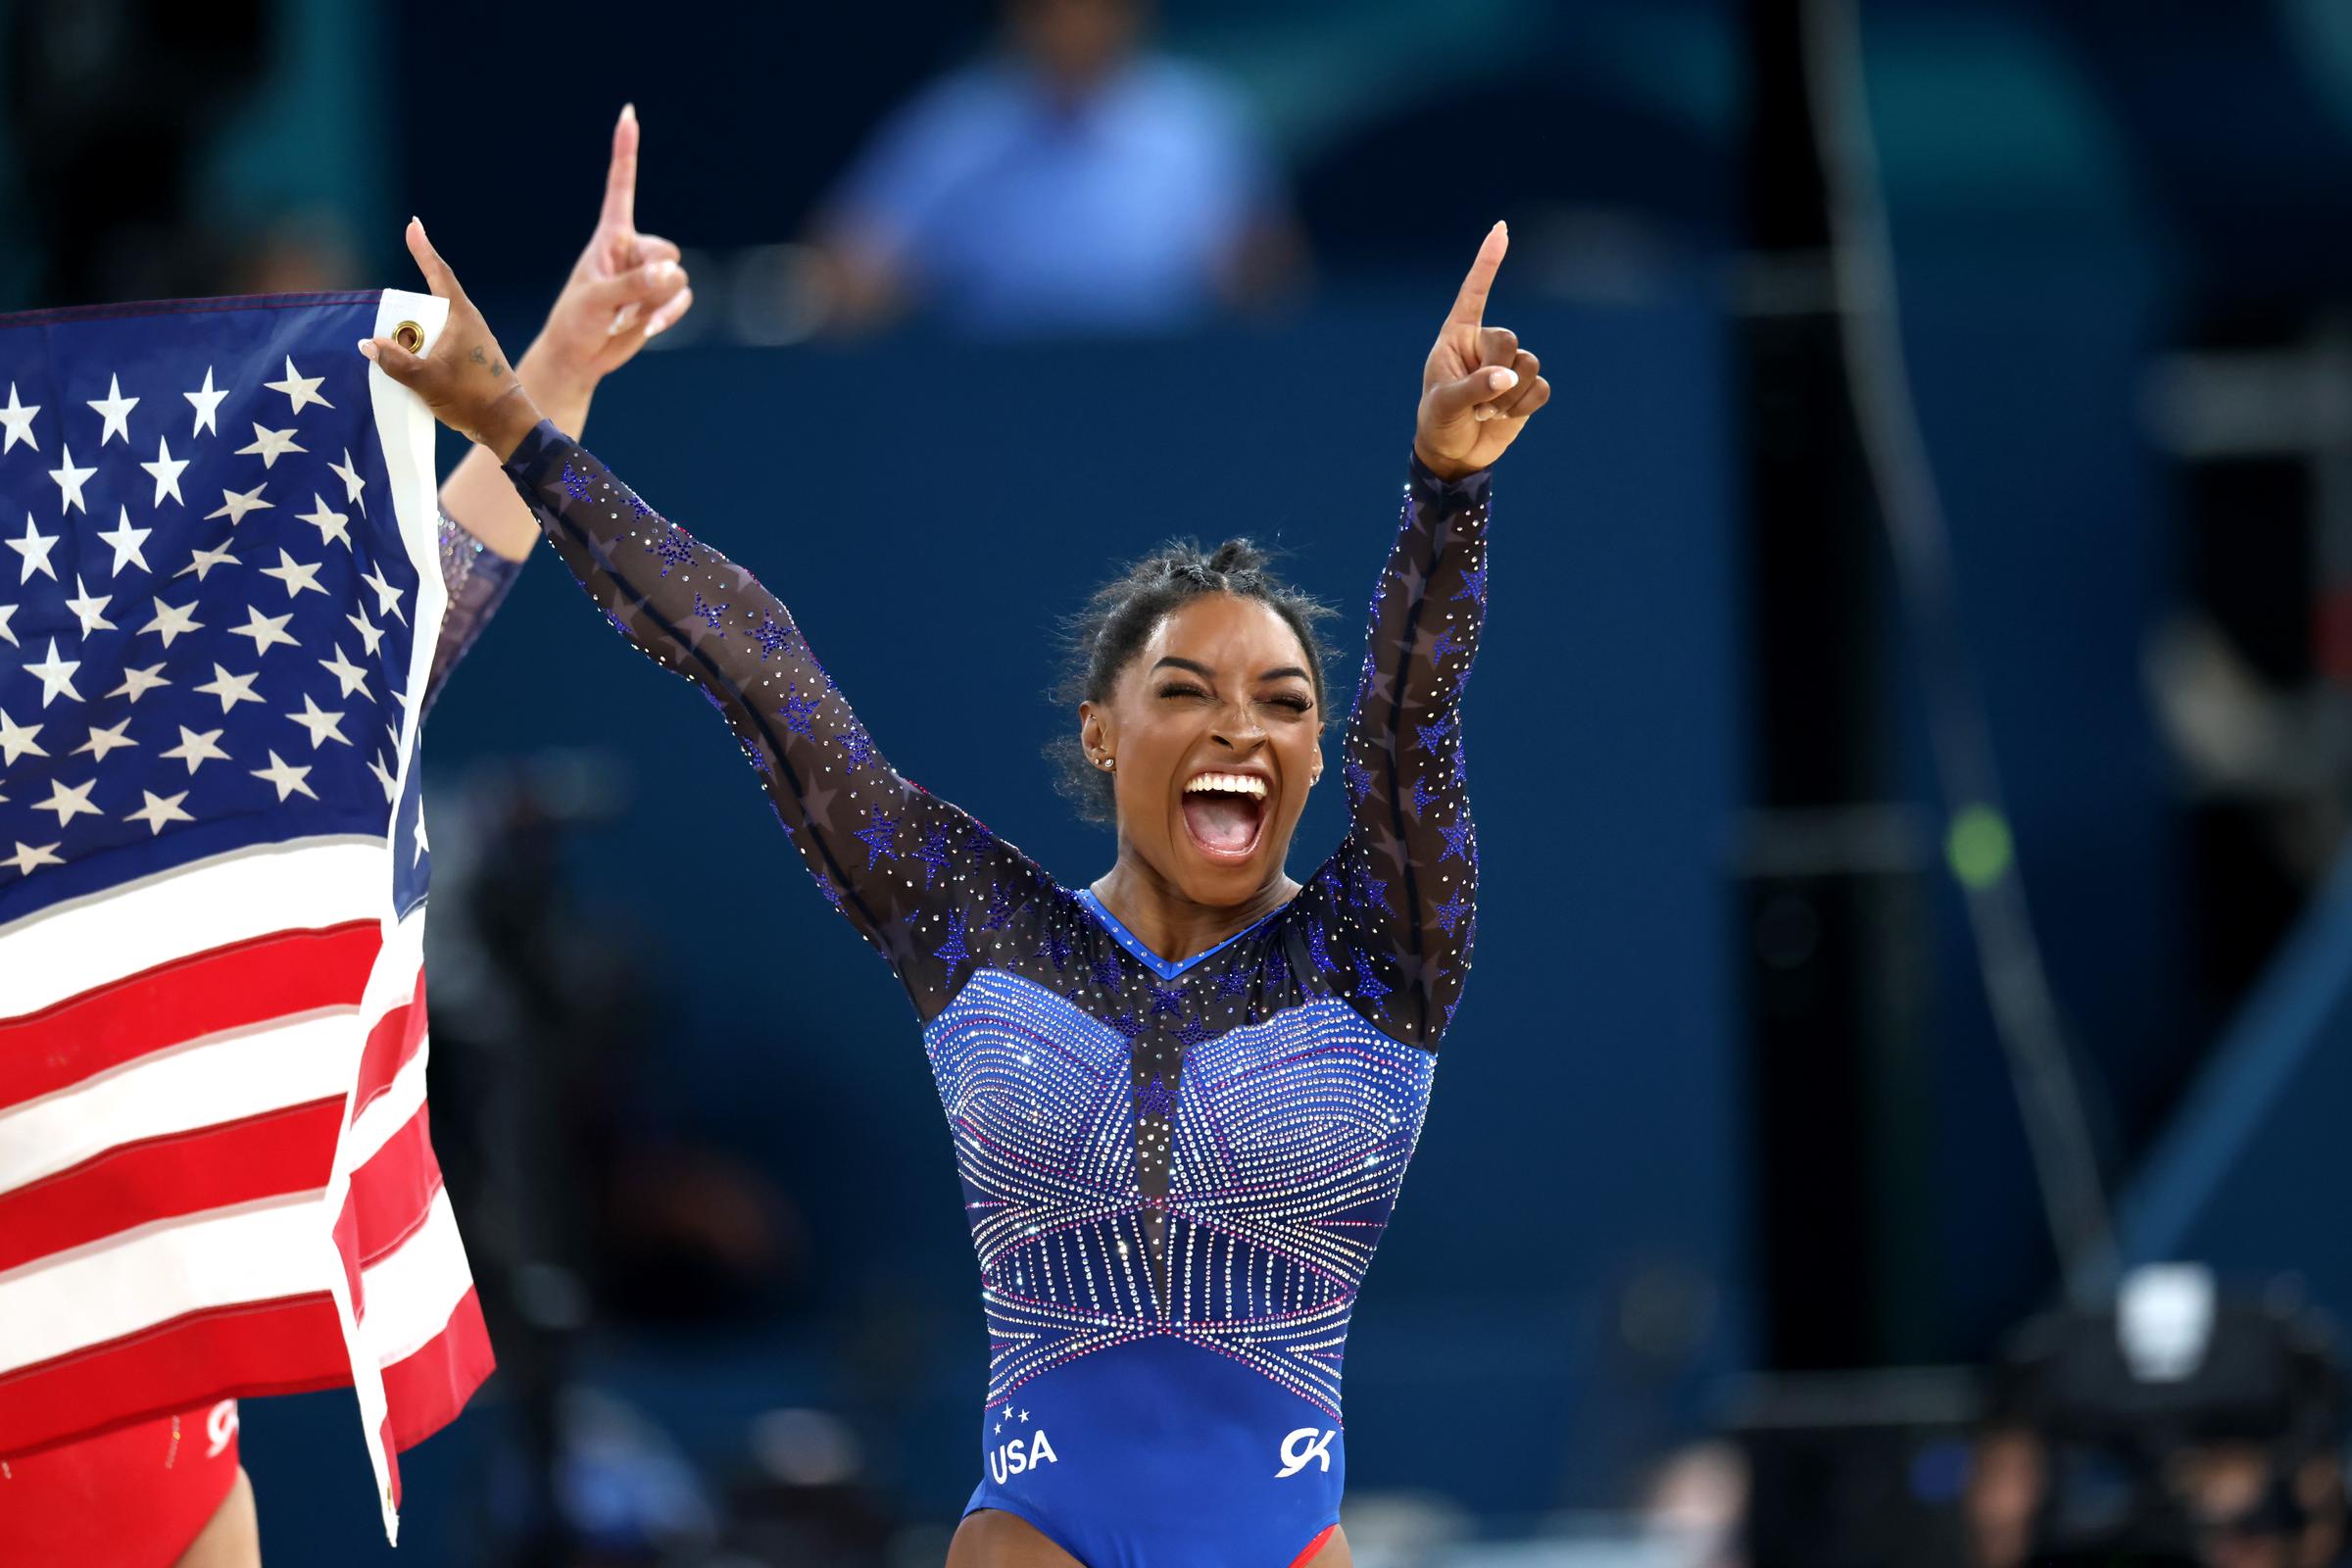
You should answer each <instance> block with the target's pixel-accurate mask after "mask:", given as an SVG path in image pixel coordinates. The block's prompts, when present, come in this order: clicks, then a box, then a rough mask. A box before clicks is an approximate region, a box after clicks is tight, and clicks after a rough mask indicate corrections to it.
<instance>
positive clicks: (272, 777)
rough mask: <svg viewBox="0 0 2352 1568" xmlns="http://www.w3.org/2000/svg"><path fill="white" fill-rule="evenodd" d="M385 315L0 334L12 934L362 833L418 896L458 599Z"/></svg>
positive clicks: (191, 310) (322, 303) (7, 905)
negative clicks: (382, 371)
mask: <svg viewBox="0 0 2352 1568" xmlns="http://www.w3.org/2000/svg"><path fill="white" fill-rule="evenodd" d="M392 298H395V299H397V298H399V296H392ZM385 299H386V296H381V295H377V294H365V295H313V296H302V297H287V298H269V299H254V300H235V301H209V302H201V303H191V304H188V305H184V306H174V305H164V306H144V307H127V308H123V309H122V310H112V311H110V310H92V311H68V312H51V313H42V314H38V315H32V316H19V317H12V318H0V923H5V922H7V921H10V920H14V919H18V918H21V917H23V916H24V915H25V914H28V913H32V912H35V911H37V910H39V909H41V908H44V907H49V906H51V905H53V904H55V903H58V902H59V901H62V900H68V899H73V898H78V897H81V896H84V895H87V894H90V893H92V892H95V891H98V890H100V889H103V888H106V887H109V886H113V885H116V884H121V883H123V882H127V881H131V880H134V879H136V878H140V877H143V876H148V875H152V874H154V873H157V872H161V871H165V870H168V869H171V868H173V867H176V866H180V865H184V864H186V863H188V862H189V861H192V860H197V859H202V858H210V857H214V856H219V855H222V854H227V853H230V852H234V851H240V850H250V849H254V848H257V847H262V846H267V845H271V844H277V843H283V842H286V841H289V840H296V839H319V838H326V837H334V836H344V835H357V836H366V837H368V838H372V839H374V840H376V841H377V842H379V843H380V842H383V841H384V840H385V838H386V835H387V834H389V835H391V836H392V842H391V844H390V845H389V846H388V847H389V848H390V849H391V850H392V851H393V854H392V864H393V868H394V878H395V887H394V889H393V890H391V892H392V899H393V907H394V908H395V909H398V910H405V909H407V908H410V907H414V906H415V904H416V903H417V901H418V900H420V899H421V898H422V896H423V886H424V874H425V871H426V869H427V861H426V856H425V836H424V830H423V823H422V818H421V814H420V812H421V803H420V801H419V799H418V795H417V788H416V785H415V780H414V773H415V771H416V770H415V769H414V768H412V767H409V766H408V765H406V763H407V754H408V750H409V748H411V747H413V745H414V739H415V734H416V728H417V726H416V724H415V722H414V715H413V713H412V711H411V710H412V708H413V706H414V704H415V701H416V699H417V696H418V695H420V690H421V685H422V676H421V668H422V664H421V662H420V661H419V659H418V658H417V655H418V652H419V643H418V631H419V622H420V620H423V619H426V618H428V617H429V618H432V619H434V620H436V621H437V617H438V614H439V611H440V593H439V582H438V580H437V578H436V579H435V580H434V581H433V583H432V584H431V587H430V591H429V593H427V594H426V595H425V596H424V597H425V598H426V599H428V600H429V601H430V602H429V603H423V604H420V602H419V600H420V594H419V588H420V582H421V579H420V575H419V560H420V559H421V560H422V561H423V562H424V564H426V565H427V566H428V567H429V560H430V558H429V555H422V556H420V555H418V554H413V552H412V547H411V545H410V544H409V543H408V542H407V539H415V538H419V537H422V538H429V527H428V528H424V529H421V530H420V529H418V528H417V527H416V526H415V525H414V520H413V521H412V527H411V528H410V529H409V530H408V533H407V537H406V538H405V539H404V531H403V528H402V526H401V519H400V517H399V516H398V515H397V510H398V509H397V507H396V504H395V499H394V487H393V484H392V480H391V475H390V472H389V471H388V467H387V464H388V462H397V463H400V464H404V465H414V464H416V463H417V461H418V460H417V457H416V455H415V453H414V452H413V451H400V452H395V453H394V454H393V455H392V457H391V459H389V460H388V458H387V454H386V450H385V440H384V438H383V436H382V435H381V434H380V433H379V423H378V414H377V409H376V399H377V395H378V394H377V391H376V389H375V388H373V387H371V385H370V381H369V366H368V362H367V361H366V360H364V359H363V358H362V357H361V356H360V355H359V354H358V353H357V352H356V350H355V348H354V344H355V342H356V341H357V340H358V339H359V338H360V337H362V336H365V335H368V334H370V333H372V332H374V331H376V330H377V328H378V324H379V315H380V314H381V313H382V311H383V309H384V308H385V307H384V305H383V302H384V300H385ZM437 303H438V302H432V301H423V300H418V301H417V302H416V304H417V306H419V307H426V306H430V305H434V304H437ZM433 324H434V325H437V324H438V321H437V320H435V321H434V323H433ZM384 391H385V395H387V396H400V394H397V393H393V392H391V390H390V389H389V388H388V387H387V388H386V389H384ZM404 417H405V411H404ZM382 428H387V429H401V430H405V429H406V426H405V425H402V424H401V423H400V421H397V420H389V419H388V420H387V421H386V423H385V425H384V426H382ZM396 444H409V445H413V434H406V435H402V436H400V437H399V439H398V443H396ZM429 459H430V445H429V440H428V441H427V442H426V443H425V446H424V456H423V461H424V462H426V463H429ZM427 479H428V484H429V474H428V476H427ZM410 489H411V491H412V492H413V491H414V490H415V485H414V484H413V483H412V484H411V485H410ZM428 493H429V489H428ZM409 505H410V506H412V507H414V506H416V505H417V503H416V502H415V501H414V500H412V501H410V503H409ZM422 647H423V649H424V650H425V651H427V652H429V649H430V637H429V635H428V636H427V637H426V639H425V641H424V643H423V644H422ZM395 808H397V814H395Z"/></svg>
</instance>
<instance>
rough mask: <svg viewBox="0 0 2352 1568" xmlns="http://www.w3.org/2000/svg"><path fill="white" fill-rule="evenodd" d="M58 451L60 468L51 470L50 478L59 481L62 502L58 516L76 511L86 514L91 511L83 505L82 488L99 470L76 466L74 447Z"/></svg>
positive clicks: (59, 497) (58, 488) (59, 495)
mask: <svg viewBox="0 0 2352 1568" xmlns="http://www.w3.org/2000/svg"><path fill="white" fill-rule="evenodd" d="M58 450H59V453H60V454H61V456H60V457H59V460H58V466H56V467H54V468H51V469H50V470H49V477H50V478H52V479H55V480H56V481H57V491H58V499H59V502H60V505H59V507H58V509H57V515H59V516H61V517H62V516H64V515H66V514H67V513H69V512H74V511H79V512H82V513H85V514H86V513H87V512H88V511H89V510H90V509H89V508H88V507H86V506H84V505H83V504H82V500H81V487H82V485H83V483H85V482H86V481H87V480H88V479H89V477H90V475H91V474H93V473H96V472H97V471H98V470H97V469H96V468H76V467H75V466H73V448H72V447H61V448H59V449H58Z"/></svg>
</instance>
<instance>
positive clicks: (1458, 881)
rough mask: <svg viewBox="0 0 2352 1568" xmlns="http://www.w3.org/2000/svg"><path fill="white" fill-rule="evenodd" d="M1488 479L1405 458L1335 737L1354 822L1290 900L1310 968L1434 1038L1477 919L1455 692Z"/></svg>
mask: <svg viewBox="0 0 2352 1568" xmlns="http://www.w3.org/2000/svg"><path fill="white" fill-rule="evenodd" d="M1490 482H1491V473H1490V472H1489V471H1481V472H1478V473H1474V474H1471V475H1470V476H1469V477H1468V478H1465V479H1460V480H1456V481H1451V482H1448V481H1446V480H1443V479H1440V478H1439V477H1438V476H1437V475H1436V474H1434V473H1432V472H1430V471H1429V469H1427V468H1426V467H1424V466H1422V465H1421V462H1420V460H1419V459H1418V458H1416V459H1414V461H1413V464H1412V469H1411V478H1410V481H1409V483H1408V484H1407V485H1406V488H1405V499H1404V515H1403V519H1402V521H1401V523H1400V525H1399V526H1398V528H1397V548H1396V550H1395V551H1394V552H1392V553H1391V555H1390V557H1389V564H1388V566H1387V568H1386V569H1385V570H1383V571H1382V572H1381V574H1380V581H1379V583H1378V585H1377V586H1376V587H1375V589H1374V591H1373V595H1372V613H1371V626H1370V629H1369V632H1368V633H1367V636H1366V646H1365V650H1364V665H1363V672H1362V674H1361V675H1360V676H1359V677H1358V678H1357V681H1356V688H1355V706H1354V711H1352V713H1351V714H1350V715H1349V717H1348V737H1347V742H1346V745H1345V747H1344V748H1343V754H1342V765H1343V767H1344V768H1345V770H1346V779H1347V790H1348V836H1347V837H1346V838H1345V839H1343V840H1342V841H1341V843H1340V847H1339V849H1338V850H1337V851H1336V852H1334V854H1333V855H1332V857H1331V858H1330V859H1329V860H1326V861H1325V862H1324V864H1323V866H1322V868H1321V869H1320V870H1319V871H1317V872H1316V874H1315V877H1314V880H1313V881H1312V882H1310V883H1308V885H1307V887H1306V888H1305V890H1304V891H1303V892H1301V894H1300V895H1299V900H1298V905H1299V912H1300V915H1301V917H1302V918H1303V920H1304V923H1305V932H1306V945H1307V947H1308V949H1309V950H1310V958H1311V961H1312V963H1313V965H1314V967H1315V968H1316V969H1318V970H1320V971H1322V972H1324V973H1325V974H1326V975H1327V976H1328V977H1329V979H1330V983H1332V984H1333V985H1334V986H1335V988H1339V989H1344V990H1345V991H1346V992H1347V994H1348V1000H1349V1002H1350V1003H1352V1004H1353V1005H1354V1006H1355V1008H1356V1010H1357V1011H1359V1012H1361V1013H1363V1014H1364V1016H1365V1017H1366V1018H1368V1019H1369V1020H1370V1021H1371V1022H1372V1023H1373V1024H1374V1025H1376V1026H1377V1027H1378V1028H1380V1029H1381V1030H1382V1031H1383V1032H1384V1033H1386V1034H1388V1035H1390V1036H1391V1037H1392V1038H1394V1039H1397V1040H1402V1041H1405V1042H1408V1043H1409V1044H1412V1045H1417V1046H1420V1047H1422V1048H1424V1049H1426V1050H1432V1051H1434V1050H1436V1049H1437V1045H1438V1041H1439V1039H1440V1037H1441V1036H1443V1035H1444V1034H1445V1032H1446V1025H1447V1024H1449V1023H1450V1022H1452V1020H1453V1009H1454V1008H1455V1006H1457V1005H1459V1004H1460V1001H1461V993H1462V981H1463V979H1464V977H1465V976H1466V974H1467V972H1468V970H1469V968H1470V949H1471V945H1472V943H1473V941H1474V940H1475V938H1476V936H1477V931H1478V915H1477V912H1476V907H1475V906H1476V898H1477V891H1478V837H1477V833H1476V831H1475V830H1474V829H1473V828H1472V826H1471V821H1470V802H1469V795H1468V790H1467V785H1466V782H1465V778H1464V762H1463V757H1462V723H1461V700H1462V688H1463V686H1464V685H1465V684H1466V683H1467V682H1468V680H1469V678H1470V664H1471V662H1472V661H1473V660H1474V659H1475V658H1476V657H1477V654H1478V636H1479V626H1480V623H1481V621H1482V620H1483V619H1484V618H1485V614H1486V608H1487V502H1488V489H1489V485H1490ZM1334 946H1336V947H1338V948H1340V949H1341V955H1342V957H1341V958H1335V957H1334V956H1333V955H1332V953H1331V949H1332V948H1333V947H1334ZM1342 959H1344V963H1345V968H1344V970H1343V965H1342Z"/></svg>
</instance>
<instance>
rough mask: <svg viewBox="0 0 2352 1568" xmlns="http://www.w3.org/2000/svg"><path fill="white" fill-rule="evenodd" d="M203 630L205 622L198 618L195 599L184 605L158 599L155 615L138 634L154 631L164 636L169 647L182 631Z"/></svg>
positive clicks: (166, 645)
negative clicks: (170, 603)
mask: <svg viewBox="0 0 2352 1568" xmlns="http://www.w3.org/2000/svg"><path fill="white" fill-rule="evenodd" d="M202 630H204V622H202V621H200V620H198V619H197V618H196V601H195V600H193V599H191V600H189V601H188V602H187V603H186V604H184V605H167V604H165V603H164V602H163V601H162V600H161V599H158V600H157V601H156V602H155V617H154V618H153V619H152V620H150V621H148V622H147V624H146V625H144V626H141V627H140V628H139V630H138V635H139V636H142V637H144V636H145V635H146V634H147V633H149V632H154V633H155V634H156V635H157V636H159V637H161V638H163V640H164V646H165V647H166V648H169V647H171V646H172V638H174V637H177V636H179V635H180V634H181V633H182V632H191V631H202Z"/></svg>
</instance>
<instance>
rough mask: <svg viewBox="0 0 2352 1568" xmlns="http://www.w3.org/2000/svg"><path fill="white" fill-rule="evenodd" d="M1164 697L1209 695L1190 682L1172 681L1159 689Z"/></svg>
mask: <svg viewBox="0 0 2352 1568" xmlns="http://www.w3.org/2000/svg"><path fill="white" fill-rule="evenodd" d="M1159 695H1160V696H1162V697H1206V696H1207V695H1208V693H1206V692H1204V691H1202V690H1201V688H1200V687H1198V686H1196V685H1194V684H1193V683H1192V682H1190V681H1176V680H1172V681H1170V682H1168V683H1167V684H1166V685H1165V686H1162V687H1161V688H1160V689H1159Z"/></svg>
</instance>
